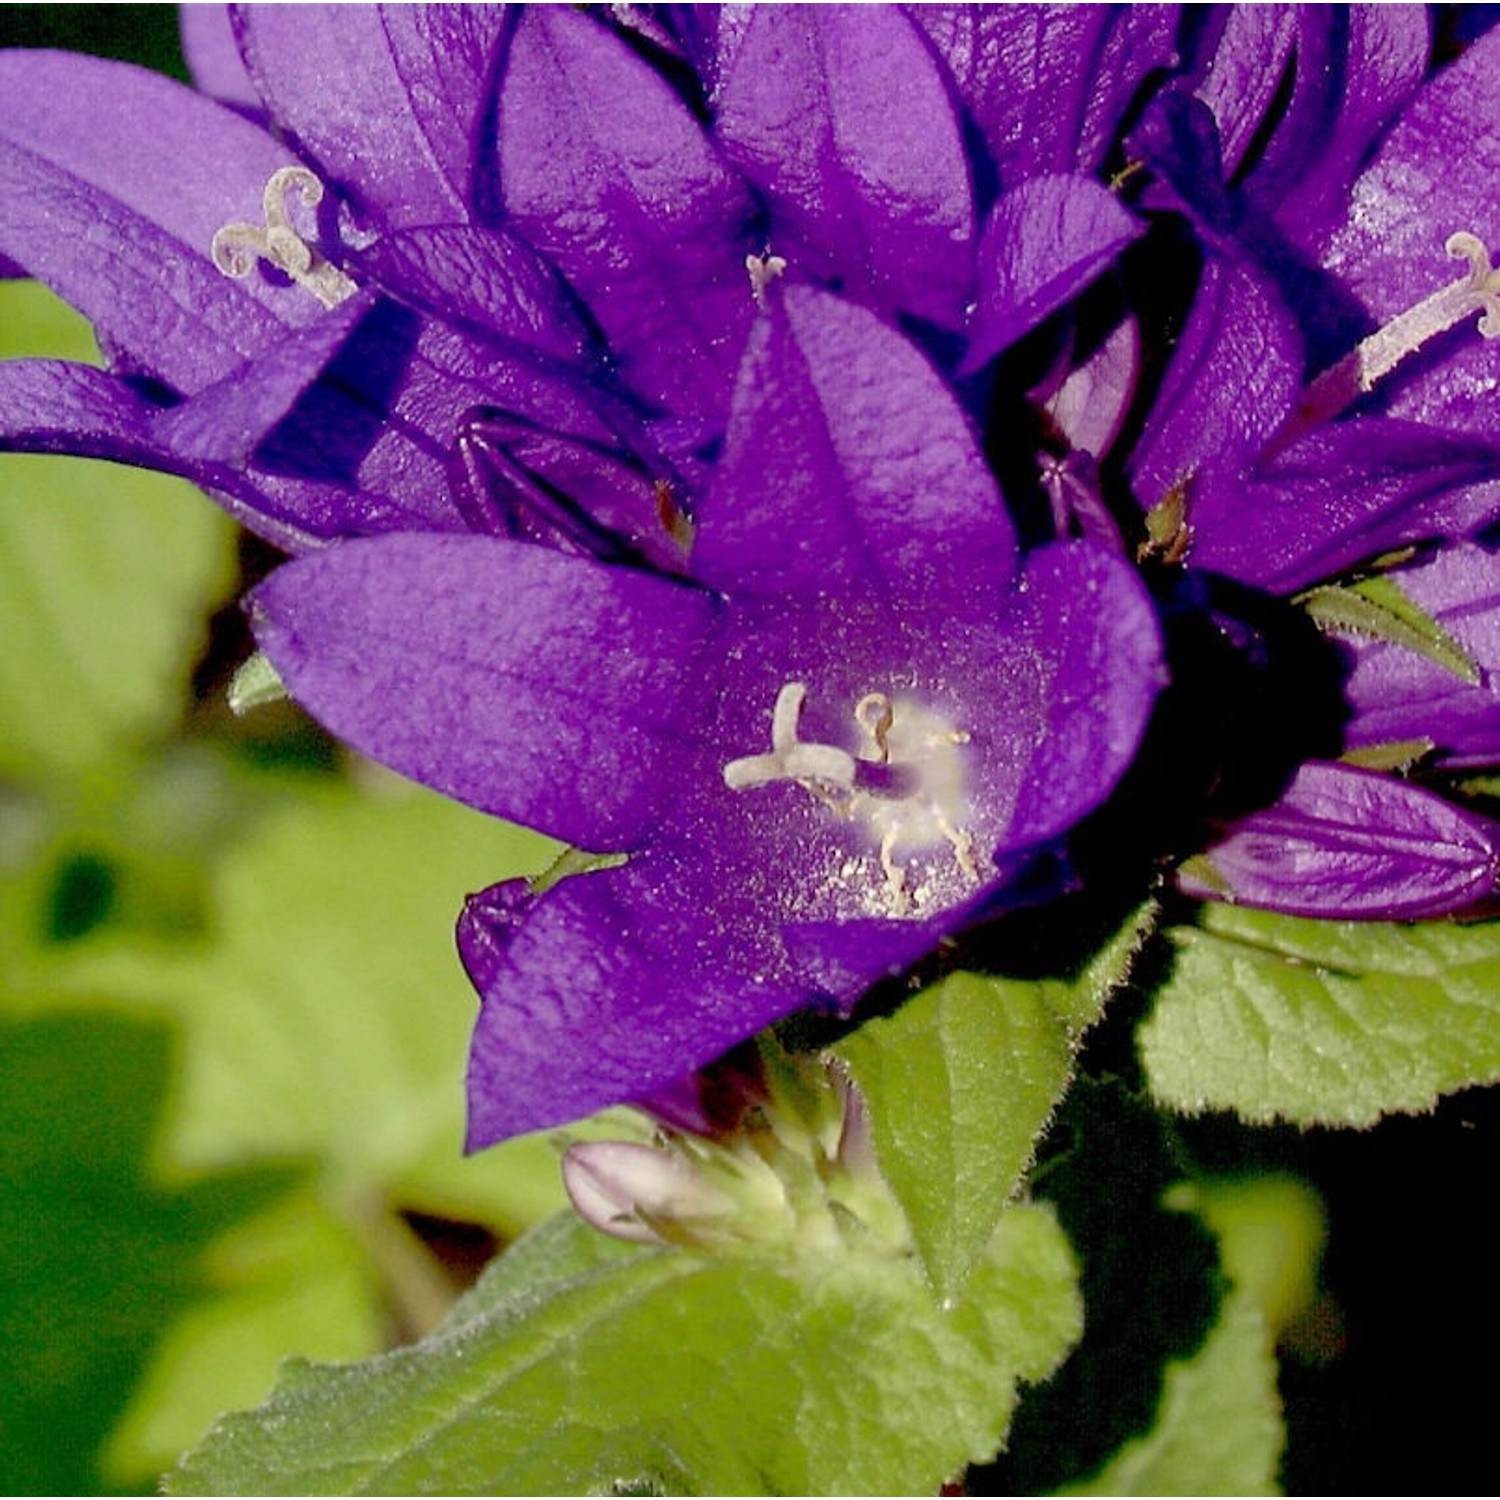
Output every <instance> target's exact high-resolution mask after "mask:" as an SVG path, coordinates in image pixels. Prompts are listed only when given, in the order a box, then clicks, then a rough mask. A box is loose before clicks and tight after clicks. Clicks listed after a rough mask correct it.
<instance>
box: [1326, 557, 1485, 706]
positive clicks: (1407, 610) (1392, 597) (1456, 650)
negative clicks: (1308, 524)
mask: <svg viewBox="0 0 1500 1500" xmlns="http://www.w3.org/2000/svg"><path fill="white" fill-rule="evenodd" d="M1297 602H1298V603H1299V604H1301V605H1302V607H1303V609H1305V610H1306V611H1307V613H1308V615H1309V616H1310V618H1311V619H1312V621H1313V623H1314V624H1315V625H1316V626H1317V627H1318V628H1319V629H1320V630H1324V631H1328V632H1330V633H1332V634H1347V635H1358V636H1367V637H1369V638H1371V639H1374V640H1381V641H1389V642H1390V643H1391V644H1392V645H1395V646H1405V647H1406V648H1407V650H1409V651H1415V652H1416V653H1417V654H1418V655H1419V656H1425V657H1426V658H1427V659H1428V660H1429V661H1432V662H1436V663H1437V665H1438V666H1440V667H1442V668H1443V669H1444V670H1445V671H1448V672H1451V673H1452V674H1453V675H1454V676H1455V677H1457V678H1458V679H1459V680H1460V681H1461V682H1467V683H1471V684H1472V683H1477V682H1478V681H1479V676H1480V673H1479V664H1478V663H1477V662H1476V661H1475V660H1474V658H1473V657H1472V656H1470V655H1469V653H1468V651H1467V650H1466V649H1465V648H1464V646H1463V645H1462V643H1461V642H1459V641H1458V640H1456V639H1455V638H1454V637H1453V636H1452V635H1450V634H1449V633H1448V631H1446V630H1444V629H1443V627H1442V626H1441V625H1440V624H1438V622H1437V621H1436V620H1435V619H1433V617H1432V616H1431V615H1430V614H1428V613H1427V611H1426V610H1424V609H1422V608H1421V607H1420V606H1419V605H1416V604H1414V603H1413V602H1412V601H1411V599H1409V598H1408V597H1407V596H1406V594H1404V593H1403V592H1402V590H1401V588H1400V586H1399V585H1398V584H1397V583H1396V581H1395V579H1393V578H1391V577H1389V576H1388V575H1385V574H1380V575H1377V576H1375V577H1372V578H1362V579H1360V580H1359V581H1358V582H1356V583H1345V584H1323V585H1320V586H1319V587H1317V588H1314V589H1309V590H1308V591H1307V592H1306V593H1304V594H1300V595H1298V600H1297Z"/></svg>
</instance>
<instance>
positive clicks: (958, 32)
mask: <svg viewBox="0 0 1500 1500" xmlns="http://www.w3.org/2000/svg"><path fill="white" fill-rule="evenodd" d="M1178 10H1179V7H1177V6H1175V5H914V6H912V7H910V10H909V14H910V15H911V18H912V19H913V20H914V21H915V22H916V23H917V24H918V25H919V26H920V27H921V28H922V29H923V30H924V31H925V32H926V33H927V35H928V37H929V38H930V39H931V41H932V43H933V45H934V46H935V47H936V48H937V51H938V54H939V56H941V57H942V58H943V60H944V61H945V62H946V63H947V64H948V67H949V69H950V70H951V71H952V73H953V76H954V78H955V80H956V81H957V84H958V91H959V94H960V96H961V97H962V99H963V102H964V105H965V107H966V108H967V109H968V111H969V113H970V115H971V116H972V117H973V119H974V121H975V123H976V124H977V125H978V127H979V129H980V131H981V132H982V133H983V135H984V139H985V142H986V144H987V145H988V146H989V148H990V154H991V155H992V156H993V158H994V160H995V164H996V166H997V167H998V168H999V169H1000V181H1001V184H1002V186H1005V187H1010V186H1012V185H1014V184H1015V183H1018V182H1024V181H1025V180H1026V179H1027V178H1028V177H1034V176H1037V175H1038V174H1040V173H1043V172H1094V171H1097V170H1098V169H1099V168H1100V167H1101V166H1102V165H1103V163H1104V159H1105V157H1106V156H1108V154H1109V151H1110V148H1111V146H1112V145H1113V144H1114V141H1115V137H1116V135H1117V133H1118V130H1119V126H1120V121H1121V119H1122V118H1123V117H1124V115H1125V113H1126V111H1127V110H1128V109H1129V107H1130V104H1131V102H1132V101H1133V99H1134V97H1135V94H1136V91H1137V90H1138V89H1139V88H1140V86H1141V84H1142V83H1143V82H1144V81H1145V79H1146V77H1147V75H1148V74H1149V73H1151V72H1152V71H1153V70H1155V69H1158V68H1162V69H1166V68H1171V67H1173V66H1174V65H1175V64H1176V61H1177V53H1176V36H1177V18H1178Z"/></svg>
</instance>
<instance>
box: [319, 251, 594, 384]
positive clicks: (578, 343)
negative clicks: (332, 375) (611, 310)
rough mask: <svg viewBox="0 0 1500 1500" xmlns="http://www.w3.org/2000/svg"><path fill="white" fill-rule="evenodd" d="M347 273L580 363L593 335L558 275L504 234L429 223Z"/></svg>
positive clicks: (364, 256)
mask: <svg viewBox="0 0 1500 1500" xmlns="http://www.w3.org/2000/svg"><path fill="white" fill-rule="evenodd" d="M344 265H345V268H346V269H347V270H349V271H351V272H353V273H354V274H356V275H357V276H359V277H360V279H361V280H365V279H368V280H371V281H374V282H376V283H377V284H378V285H380V286H382V287H384V288H385V289H386V290H388V291H390V292H391V293H392V294H393V295H394V296H396V297H398V298H399V299H400V300H401V301H403V302H408V303H410V304H411V305H412V306H413V307H417V308H420V309H421V310H422V311H423V312H426V313H428V314H429V315H431V316H432V317H436V318H442V319H444V320H446V321H448V322H450V323H452V324H454V325H455V326H456V327H459V328H466V329H472V330H473V331H474V332H475V333H476V334H478V335H479V336H480V337H481V338H484V339H501V340H503V341H504V342H506V343H508V344H516V345H519V346H520V347H521V348H523V349H526V350H529V351H531V352H533V353H535V354H539V355H542V356H544V357H546V358H550V359H556V360H563V361H566V362H568V363H572V364H576V363H578V362H579V361H580V360H582V358H583V356H584V353H585V350H586V347H587V344H588V337H589V336H588V333H587V331H586V330H585V328H584V326H583V322H582V319H581V318H580V317H579V315H578V312H577V311H576V309H575V308H574V306H573V302H572V298H571V295H570V294H569V292H568V291H567V289H566V287H565V286H564V285H563V283H562V281H561V279H560V278H559V277H558V275H557V273H556V272H555V271H554V270H553V269H552V268H551V267H550V266H549V265H547V264H546V263H545V262H544V261H543V260H542V259H541V258H540V257H539V256H538V255H537V253H536V252H535V251H534V250H533V249H532V248H531V247H530V246H529V245H525V244H522V243H521V241H519V240H517V239H516V238H515V237H514V236H512V235H510V234H507V233H505V232H504V231H503V230H495V229H475V228H473V227H471V226H469V225H465V224H443V225H430V226H425V227H423V228H419V229H408V230H398V231H396V232H395V233H393V234H387V235H382V236H381V237H380V238H379V239H378V240H376V241H375V242H374V243H373V244H372V245H369V246H367V247H365V248H364V249H360V250H354V251H351V252H349V253H348V254H347V255H346V256H345V258H344Z"/></svg>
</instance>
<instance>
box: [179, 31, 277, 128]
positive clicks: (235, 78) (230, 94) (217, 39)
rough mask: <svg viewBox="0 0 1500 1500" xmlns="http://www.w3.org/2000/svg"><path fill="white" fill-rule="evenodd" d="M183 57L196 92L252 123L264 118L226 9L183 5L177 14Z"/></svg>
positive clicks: (260, 103) (263, 106)
mask: <svg viewBox="0 0 1500 1500" xmlns="http://www.w3.org/2000/svg"><path fill="white" fill-rule="evenodd" d="M177 24H178V28H179V30H180V31H181V34H182V54H183V57H184V58H185V59H186V61H187V65H188V71H189V72H190V73H191V74H192V75H193V83H194V85H195V86H196V87H197V89H198V92H199V93H201V94H207V95H208V96H209V98H210V99H217V100H218V101H219V103H220V104H229V105H233V106H234V107H235V108H236V109H238V110H240V111H241V112H242V113H245V114H248V115H249V116H250V117H251V118H252V119H256V118H259V117H261V116H263V115H264V114H265V105H264V103H263V102H262V100H261V97H260V95H259V94H258V93H257V92H256V90H255V85H254V83H252V82H251V80H250V75H249V73H247V72H246V71H245V64H244V60H243V59H242V58H241V57H240V49H239V46H238V45H237V44H236V42H235V39H234V27H233V25H232V24H231V21H230V15H229V7H228V6H227V5H184V6H181V7H179V9H178V14H177Z"/></svg>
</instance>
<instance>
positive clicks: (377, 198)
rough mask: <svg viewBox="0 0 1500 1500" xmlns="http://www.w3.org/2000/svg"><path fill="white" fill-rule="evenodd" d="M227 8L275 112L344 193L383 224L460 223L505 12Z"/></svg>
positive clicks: (491, 8)
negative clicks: (231, 11)
mask: <svg viewBox="0 0 1500 1500" xmlns="http://www.w3.org/2000/svg"><path fill="white" fill-rule="evenodd" d="M232 9H233V13H234V20H235V27H236V30H237V33H238V36H239V41H240V47H241V51H242V52H243V54H244V58H245V62H246V65H247V67H248V68H249V70H250V73H251V76H252V77H253V78H254V80H255V83H256V86H257V88H258V89H259V92H260V94H261V96H262V97H263V98H264V99H265V101H266V105H267V107H268V108H269V109H270V111H271V114H272V116H273V117H274V118H275V120H276V121H277V123H278V125H279V126H280V127H281V128H282V129H283V131H285V133H286V135H287V138H288V139H289V140H290V141H291V142H292V144H293V145H294V146H295V147H296V149H297V150H298V151H299V152H301V154H302V155H303V156H304V157H305V158H306V159H307V160H308V161H309V162H310V163H311V164H313V165H314V166H315V167H316V168H317V170H318V172H319V174H320V175H321V176H323V177H324V178H325V180H329V181H331V182H332V183H336V184H337V186H338V189H339V192H340V194H341V195H342V196H344V197H346V198H347V199H348V200H349V201H350V202H351V203H352V204H353V205H355V207H356V208H357V209H358V210H359V211H361V212H362V213H365V214H368V215H370V216H372V217H374V218H376V219H378V220H379V221H380V222H381V223H382V224H383V225H384V226H386V227H388V228H401V227H404V226H409V225H416V224H451V223H462V222H464V221H465V220H466V219H467V218H468V216H469V207H470V203H471V194H470V188H471V184H472V180H473V172H474V155H475V150H476V142H477V139H478V136H479V130H480V122H481V117H482V115H483V113H484V111H485V109H486V108H487V106H488V88H489V84H490V78H491V73H492V71H493V66H494V58H495V53H496V49H497V48H498V46H499V42H500V36H501V28H502V25H503V11H504V7H502V6H489V5H424V6H399V5H393V6H383V5H382V6H373V5H359V6H353V7H350V6H343V5H298V6H290V5H237V6H234V7H232Z"/></svg>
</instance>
